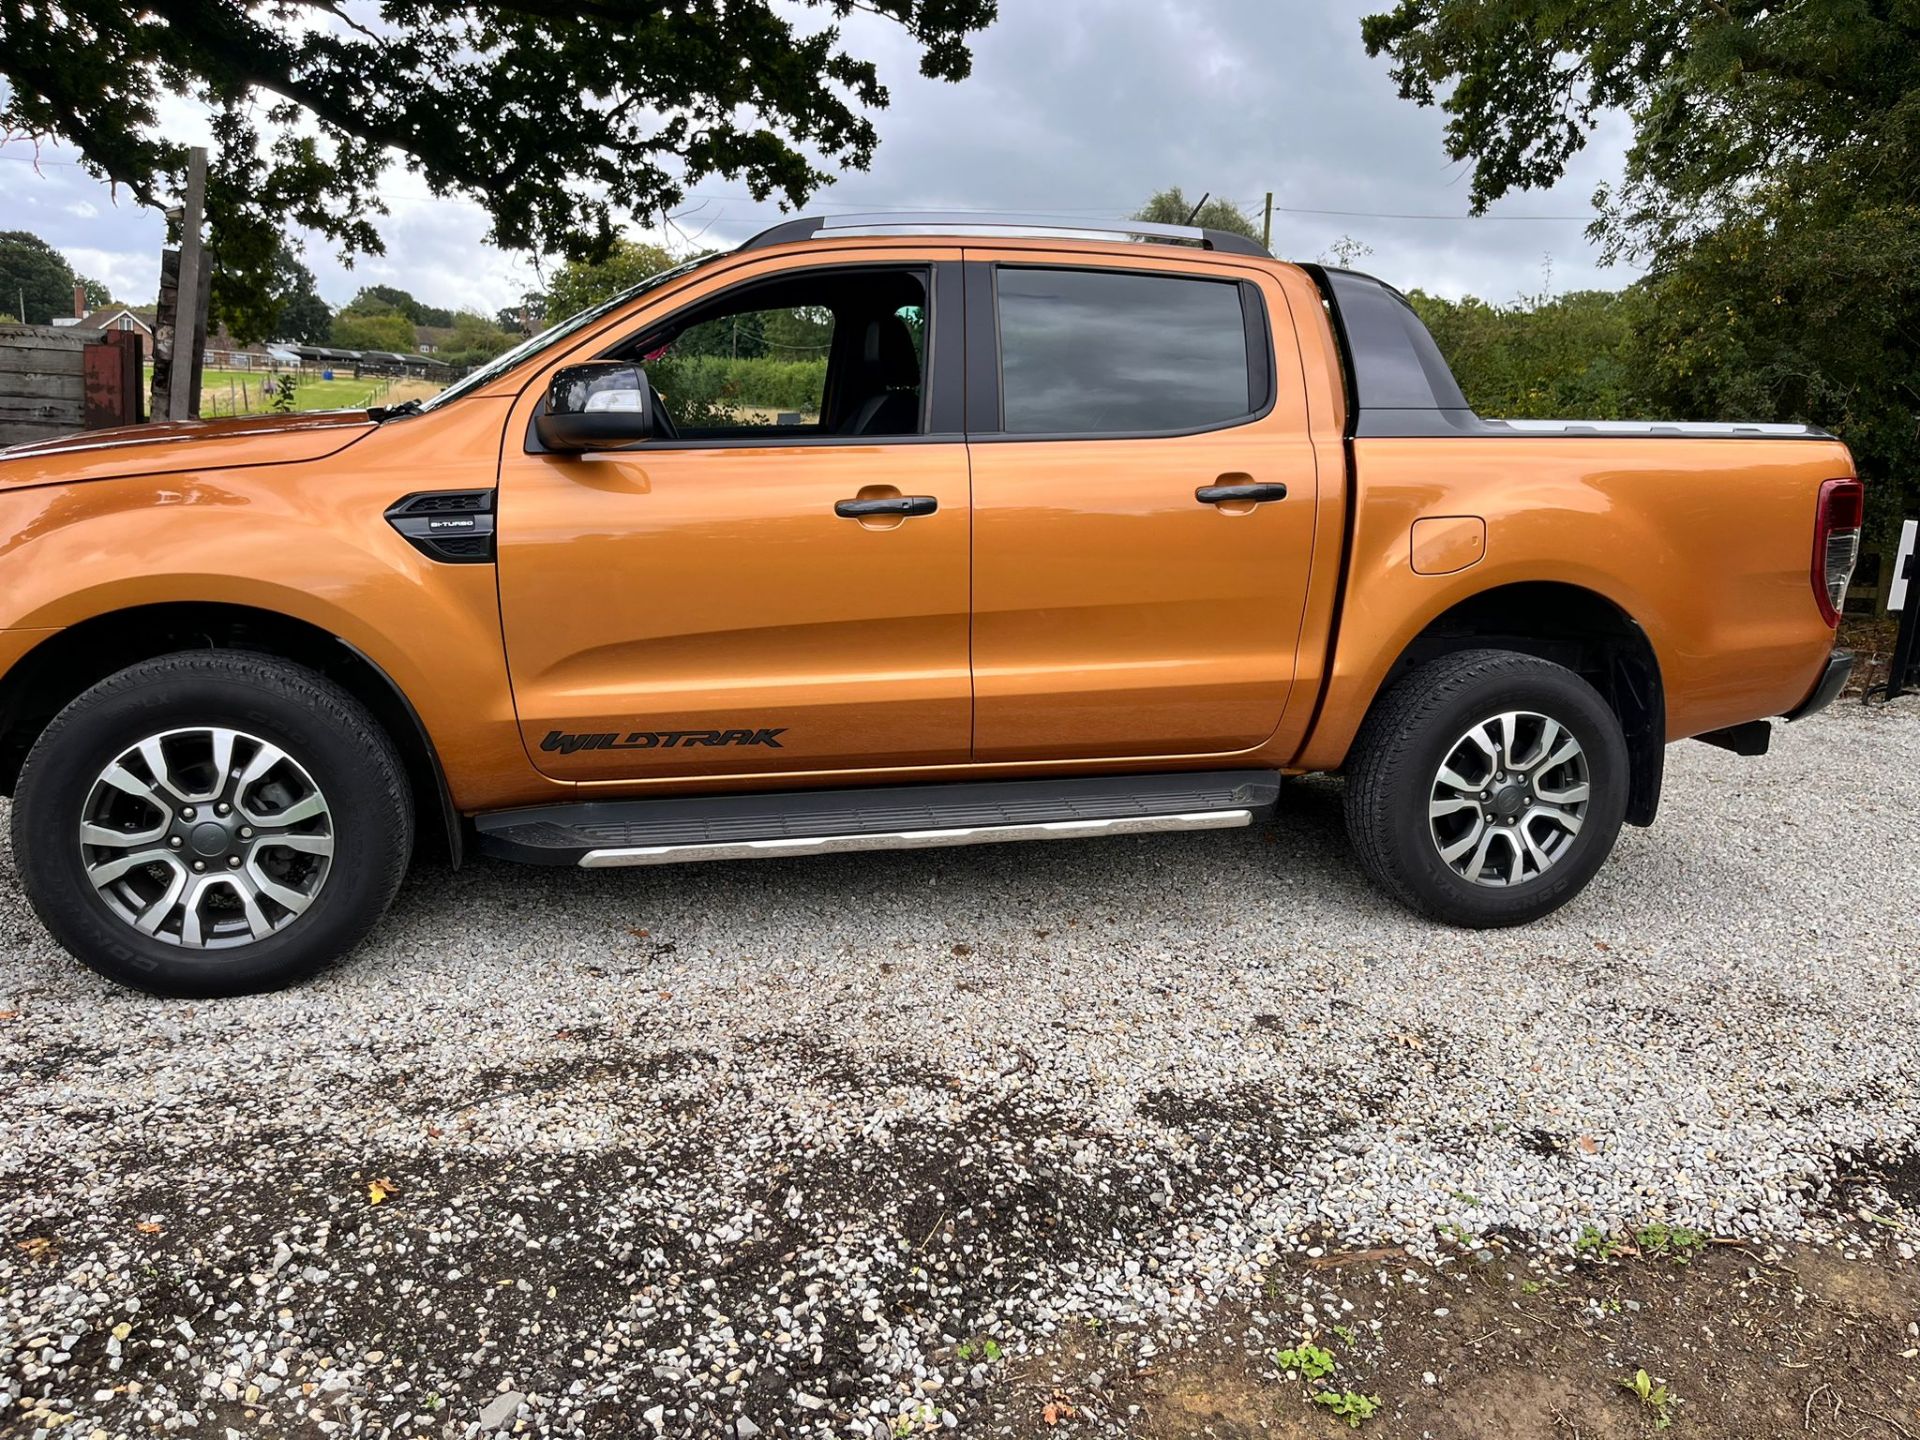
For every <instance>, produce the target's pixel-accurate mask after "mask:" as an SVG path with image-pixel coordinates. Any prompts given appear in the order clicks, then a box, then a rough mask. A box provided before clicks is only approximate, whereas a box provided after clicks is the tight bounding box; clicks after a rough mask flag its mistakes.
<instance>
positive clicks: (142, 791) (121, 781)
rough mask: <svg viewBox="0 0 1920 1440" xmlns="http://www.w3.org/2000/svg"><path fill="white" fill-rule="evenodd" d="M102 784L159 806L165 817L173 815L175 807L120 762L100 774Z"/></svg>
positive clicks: (115, 762) (114, 763)
mask: <svg viewBox="0 0 1920 1440" xmlns="http://www.w3.org/2000/svg"><path fill="white" fill-rule="evenodd" d="M100 783H101V784H102V785H111V786H112V787H113V788H114V789H116V790H118V791H120V792H121V793H122V794H125V795H131V796H133V798H134V799H136V800H144V801H146V802H147V803H148V804H149V805H154V806H158V807H159V809H160V812H161V813H162V814H163V815H172V814H173V807H172V806H171V805H169V804H168V803H167V802H166V799H165V797H163V796H162V795H161V793H160V791H159V790H158V789H156V788H155V787H154V786H153V785H150V784H149V783H148V782H146V781H145V780H142V779H141V778H140V777H139V776H138V775H136V774H134V773H133V772H132V771H131V770H129V769H127V767H126V766H124V765H122V764H121V763H120V762H119V761H118V760H116V761H114V762H113V764H111V765H109V766H108V767H107V768H106V769H105V770H103V771H101V772H100Z"/></svg>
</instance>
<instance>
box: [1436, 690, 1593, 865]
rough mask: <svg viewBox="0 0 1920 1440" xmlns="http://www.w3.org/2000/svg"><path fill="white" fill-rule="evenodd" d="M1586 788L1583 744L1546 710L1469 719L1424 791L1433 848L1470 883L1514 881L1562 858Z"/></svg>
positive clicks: (1576, 827)
mask: <svg viewBox="0 0 1920 1440" xmlns="http://www.w3.org/2000/svg"><path fill="white" fill-rule="evenodd" d="M1591 794H1592V785H1591V776H1590V775H1589V774H1588V771H1587V756H1586V752H1585V751H1584V750H1583V749H1582V748H1581V746H1580V742H1579V741H1578V740H1577V739H1575V738H1574V735H1573V732H1572V731H1571V730H1569V729H1567V727H1566V726H1564V725H1562V724H1561V723H1560V722H1559V721H1557V720H1555V719H1553V718H1552V717H1551V716H1548V715H1542V714H1539V713H1537V712H1535V711H1531V710H1509V711H1506V712H1504V713H1502V714H1499V715H1493V716H1489V717H1488V718H1487V719H1485V720H1482V721H1481V722H1480V723H1478V724H1477V725H1474V726H1473V727H1472V728H1471V729H1469V730H1468V731H1467V732H1466V733H1465V734H1464V735H1462V736H1461V737H1460V738H1459V739H1458V740H1456V741H1455V742H1454V743H1453V745H1452V746H1451V747H1449V749H1448V751H1447V753H1446V756H1445V758H1444V759H1443V760H1442V761H1441V763H1440V768H1439V771H1438V772H1437V773H1436V774H1435V776H1434V780H1433V785H1432V787H1431V789H1430V791H1429V793H1428V799H1427V826H1428V829H1429V830H1430V832H1431V833H1432V836H1433V843H1434V848H1435V849H1437V850H1438V851H1439V853H1440V858H1441V859H1442V860H1444V861H1445V862H1446V863H1447V865H1448V866H1449V868H1451V869H1452V870H1453V872H1454V873H1455V874H1456V875H1458V876H1460V877H1461V878H1462V879H1464V880H1468V881H1470V882H1472V883H1473V884H1475V885H1487V886H1507V885H1520V884H1524V883H1525V882H1527V881H1529V880H1536V879H1538V878H1539V877H1540V876H1542V875H1544V874H1545V873H1546V872H1547V871H1549V870H1551V869H1552V868H1553V867H1554V866H1555V865H1556V864H1557V863H1559V861H1560V860H1562V859H1563V858H1565V856H1566V855H1567V853H1568V852H1569V851H1570V850H1571V849H1572V848H1573V844H1574V841H1575V840H1576V839H1577V837H1578V836H1579V834H1580V827H1581V825H1582V823H1583V822H1584V821H1585V819H1586V814H1587V804H1588V800H1589V797H1590V796H1591Z"/></svg>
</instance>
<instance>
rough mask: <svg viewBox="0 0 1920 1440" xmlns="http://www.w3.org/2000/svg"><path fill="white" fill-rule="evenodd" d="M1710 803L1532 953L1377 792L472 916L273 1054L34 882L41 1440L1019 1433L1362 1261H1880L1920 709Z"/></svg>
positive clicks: (9, 982)
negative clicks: (1387, 888)
mask: <svg viewBox="0 0 1920 1440" xmlns="http://www.w3.org/2000/svg"><path fill="white" fill-rule="evenodd" d="M1669 765H1670V768H1669V782H1668V791H1667V798H1666V804H1665V810H1664V813H1663V815H1662V818H1661V820H1660V822H1659V824H1658V825H1657V826H1656V827H1655V828H1654V829H1652V830H1650V831H1633V830H1630V831H1628V832H1627V833H1626V834H1625V836H1623V838H1622V841H1621V845H1620V849H1619V852H1618V854H1617V855H1616V857H1615V859H1614V861H1613V862H1612V864H1611V865H1609V866H1608V868H1607V869H1605V870H1604V871H1603V872H1602V873H1601V875H1600V877H1599V879H1598V880H1597V881H1596V882H1595V884H1594V886H1593V887H1592V889H1591V890H1589V891H1588V893H1587V894H1586V895H1585V896H1584V897H1582V898H1581V899H1580V900H1579V901H1577V902H1576V903H1575V904H1573V905H1572V906H1570V907H1569V908H1568V909H1566V910H1564V911H1563V912H1561V913H1560V914H1559V915H1557V916H1555V917H1553V918H1552V919H1550V920H1548V921H1547V922H1545V923H1543V924H1540V925H1536V926H1534V927H1531V928H1529V929H1524V930H1518V931H1507V932H1497V933H1495V932H1489V933H1482V934H1468V933H1464V932H1458V931H1450V930H1442V929H1437V928H1435V927H1433V926H1430V925H1427V924H1424V923H1422V922H1419V921H1417V920H1414V919H1412V918H1411V917H1409V916H1407V915H1405V914H1404V913H1402V912H1401V911H1399V910H1397V909H1395V908H1393V907H1392V906H1390V905H1389V904H1387V903H1386V902H1385V901H1383V900H1381V899H1379V898H1378V897H1377V896H1375V895H1374V894H1373V893H1372V892H1371V891H1369V890H1368V889H1367V888H1366V887H1365V886H1364V885H1363V884H1362V883H1361V881H1360V880H1359V879H1358V877H1357V874H1356V872H1355V870H1354V868H1353V866H1352V864H1351V861H1350V859H1349V857H1348V854H1347V850H1346V844H1345V840H1344V838H1343V837H1342V835H1341V833H1340V829H1339V825H1338V813H1337V811H1338V806H1337V801H1338V790H1337V787H1336V786H1334V785H1332V784H1329V783H1325V782H1312V783H1307V784H1301V785H1296V786H1291V787H1289V789H1288V791H1287V794H1286V797H1285V800H1284V805H1283V814H1282V816H1281V818H1280V820H1279V822H1278V824H1277V825H1276V826H1274V827H1272V828H1271V829H1269V830H1254V831H1247V832H1222V833H1215V834H1207V835H1190V836H1167V837H1155V838H1150V839H1141V840H1123V841H1103V842H1090V843H1087V844H1082V845H1067V844H1062V845H1051V846H1036V847H1025V848H1007V849H998V850H996V849H983V850H963V851H947V852H926V853H921V854H913V855H893V856H874V857H849V858H840V859H831V860H817V861H807V862H783V863H778V864H775V863H764V864H752V865H735V866H717V867H710V868H704V869H700V868H687V869H668V870H659V871H636V872H626V873H620V874H612V873H608V874H574V873H570V872H569V873H554V872H549V871H542V870H519V869H513V868H509V867H498V866H491V865H476V866H473V867H470V868H469V869H466V870H463V871H461V872H460V873H458V874H448V873H445V872H428V873H422V874H417V875H415V876H414V877H413V878H412V879H411V880H410V881H409V883H408V885H407V887H406V889H405V890H404V892H403V893H402V895H401V897H400V900H399V902H398V903H397V905H396V906H395V910H394V913H393V915H392V916H391V917H390V919H389V920H388V922H387V923H386V925H385V926H384V927H383V928H382V929H380V930H379V931H378V932H376V934H375V936H374V938H373V939H372V940H371V941H370V942H368V944H367V945H365V946H364V947H363V948H362V950H361V952H360V953H359V954H357V955H355V956H354V957H352V958H351V959H350V960H349V961H348V962H346V963H345V964H344V965H343V966H341V967H340V968H339V969H337V970H336V971H335V972H334V973H332V974H330V975H328V976H325V977H323V978H322V979H320V980H319V981H317V982H315V983H313V984H310V985H307V986H305V987H303V988H300V989H297V990H294V991H291V992H287V993H283V994H278V995H268V996H259V997H254V998H250V999H245V1000H238V1001H227V1002H217V1003H199V1004H190V1003H174V1002H164V1001H157V1000H152V999H148V998H145V997H141V996H137V995H132V994H129V993H125V992H122V991H118V990H114V989H112V988H110V987H109V986H107V985H105V984H104V983H102V982H99V981H96V980H95V979H93V978H92V977H91V976H90V975H88V974H87V973H86V972H85V971H83V970H81V969H80V968H79V967H77V966H76V965H74V964H73V962H71V961H70V960H68V959H67V958H66V957H65V956H63V955H61V954H60V953H59V952H58V951H56V950H55V949H54V947H53V946H52V944H51V942H50V941H49V940H48V939H47V937H46V936H45V934H44V933H43V932H42V931H41V930H40V928H39V926H38V925H37V923H36V922H35V921H34V920H33V918H32V916H31V915H30V913H29V912H28V911H27V909H26V907H25V905H24V902H23V901H22V900H21V898H20V895H19V892H18V888H17V885H16V884H15V882H14V879H13V871H12V867H11V864H10V862H8V863H4V864H0V937H4V951H0V1014H5V1015H6V1016H7V1018H4V1019H0V1054H4V1056H5V1061H6V1063H5V1065H4V1067H3V1068H0V1397H4V1401H3V1403H4V1404H5V1406H6V1410H5V1414H4V1417H0V1432H5V1433H13V1431H12V1430H9V1429H8V1427H9V1426H12V1427H14V1429H16V1430H19V1431H20V1433H23V1434H27V1435H32V1434H35V1433H36V1432H37V1431H40V1430H49V1429H50V1430H53V1431H56V1432H57V1433H60V1434H80V1435H86V1434H89V1433H90V1432H91V1431H92V1430H93V1429H94V1428H99V1429H101V1430H103V1431H104V1432H106V1433H107V1434H108V1435H110V1436H116V1437H117V1436H120V1435H130V1434H135V1433H140V1434H144V1433H148V1431H149V1430H152V1429H156V1428H157V1429H159V1430H161V1431H169V1430H170V1431H172V1432H175V1433H181V1434H198V1435H204V1436H214V1435H220V1436H225V1435H228V1434H238V1435H246V1436H256V1435H278V1434H288V1435H295V1434H298V1435H328V1436H333V1435H339V1436H360V1435H367V1436H373V1435H380V1434H383V1433H390V1434H392V1435H396V1436H398V1435H408V1436H414V1435H418V1436H441V1437H447V1440H473V1437H476V1436H480V1435H491V1434H493V1433H496V1432H499V1431H502V1430H510V1431H512V1432H513V1433H517V1434H541V1435H547V1434H551V1435H579V1436H602V1435H608V1434H620V1435H643V1434H652V1433H659V1434H664V1435H671V1436H692V1435H699V1436H711V1435H725V1434H729V1433H731V1434H732V1435H733V1436H734V1437H735V1440H752V1437H755V1436H759V1435H762V1434H766V1435H772V1436H797V1435H815V1434H817V1435H822V1436H825V1435H829V1434H832V1435H848V1434H861V1433H865V1434H869V1435H874V1436H884V1435H891V1434H893V1433H895V1430H896V1427H898V1426H901V1425H904V1426H905V1427H907V1428H908V1429H915V1427H918V1428H919V1429H925V1428H926V1427H928V1426H931V1427H933V1428H935V1429H947V1428H953V1429H957V1430H959V1431H961V1432H963V1433H977V1431H978V1428H979V1427H980V1426H981V1425H982V1423H983V1421H982V1418H981V1417H983V1416H985V1415H987V1414H988V1413H990V1412H991V1409H992V1406H993V1404H994V1403H995V1397H996V1395H997V1394H998V1393H999V1392H1000V1389H1001V1388H1002V1386H1003V1385H1004V1383H1005V1377H1006V1375H1007V1374H1008V1373H1009V1371H1010V1369H1012V1368H1013V1367H1014V1366H1015V1365H1016V1364H1017V1363H1018V1362H1019V1361H1020V1359H1021V1357H1023V1356H1025V1355H1030V1354H1032V1353H1034V1352H1036V1351H1041V1350H1044V1349H1045V1348H1046V1347H1047V1346H1048V1345H1050V1344H1052V1343H1053V1342H1054V1340H1055V1339H1057V1338H1058V1337H1060V1336H1062V1335H1066V1334H1080V1333H1084V1329H1082V1328H1081V1327H1087V1328H1092V1327H1094V1326H1099V1327H1108V1329H1107V1330H1106V1331H1104V1332H1103V1333H1111V1330H1112V1328H1113V1327H1123V1326H1124V1327H1132V1328H1133V1330H1134V1331H1135V1332H1136V1336H1137V1338H1136V1339H1135V1340H1133V1341H1130V1342H1129V1347H1128V1349H1127V1350H1126V1353H1125V1354H1124V1355H1117V1356H1116V1358H1115V1361H1114V1365H1113V1366H1109V1367H1108V1368H1109V1370H1112V1369H1114V1368H1115V1367H1126V1366H1132V1365H1137V1364H1139V1363H1141V1362H1142V1361H1143V1360H1145V1359H1147V1358H1150V1357H1152V1356H1153V1355H1155V1354H1158V1353H1161V1352H1162V1351H1165V1350H1170V1349H1173V1348H1176V1347H1177V1342H1178V1340H1179V1337H1180V1335H1181V1333H1182V1331H1183V1329H1184V1328H1185V1327H1187V1326H1189V1325H1191V1324H1193V1323H1195V1322H1198V1321H1201V1320H1204V1319H1206V1318H1207V1317H1209V1316H1210V1315H1211V1314H1212V1313H1213V1309H1214V1307H1215V1306H1216V1305H1217V1304H1218V1303H1219V1302H1221V1301H1236V1302H1246V1301H1252V1302H1254V1303H1256V1304H1257V1303H1258V1301H1259V1297H1260V1295H1261V1283H1262V1272H1263V1271H1264V1270H1265V1269H1266V1268H1267V1267H1269V1266H1271V1265H1272V1264H1273V1263H1274V1262H1275V1260H1276V1259H1277V1258H1279V1257H1283V1256H1288V1255H1292V1254H1295V1253H1298V1252H1299V1251H1301V1250H1304V1249H1305V1248H1306V1247H1309V1246H1311V1247H1313V1248H1315V1249H1322V1248H1344V1247H1361V1246H1370V1245H1376V1244H1388V1243H1403V1244H1407V1245H1409V1246H1412V1247H1414V1248H1416V1249H1429V1248H1431V1247H1433V1246H1434V1245H1436V1244H1437V1243H1439V1242H1440V1241H1441V1239H1442V1237H1444V1238H1445V1240H1446V1243H1448V1244H1450V1245H1456V1246H1457V1245H1461V1244H1462V1243H1463V1242H1464V1241H1470V1240H1471V1239H1472V1237H1474V1236H1478V1235H1482V1234H1485V1233H1487V1232H1490V1231H1492V1230H1493V1229H1495V1228H1504V1229H1505V1230H1507V1231H1508V1232H1511V1233H1512V1234H1513V1235H1515V1236H1517V1237H1521V1238H1531V1239H1532V1240H1534V1241H1537V1242H1538V1243H1540V1244H1542V1245H1545V1246H1551V1247H1559V1248H1562V1249H1564V1248H1565V1247H1566V1246H1568V1245H1569V1244H1570V1243H1571V1242H1572V1241H1573V1239H1574V1238H1575V1237H1576V1236H1577V1235H1578V1234H1579V1233H1580V1231H1581V1228H1582V1227H1583V1226H1589V1225H1590V1226H1594V1227H1596V1228H1599V1229H1603V1230H1604V1229H1610V1228H1618V1227H1621V1226H1625V1225H1629V1224H1632V1223H1636V1222H1640V1221H1644V1220H1648V1219H1664V1220H1666V1221H1669V1222H1670V1223H1674V1224H1686V1225H1691V1226H1694V1227H1696V1228H1699V1229H1702V1230H1708V1231H1712V1232H1714V1233H1716V1234H1720V1235H1730V1236H1772V1237H1783V1238H1800V1239H1821V1238H1824V1237H1827V1236H1829V1235H1830V1234H1831V1233H1833V1229H1834V1220H1833V1219H1832V1217H1831V1216H1830V1213H1829V1209H1828V1202H1829V1199H1830V1196H1829V1179H1830V1177H1831V1175H1832V1174H1833V1172H1834V1168H1835V1164H1836V1156H1837V1155H1838V1154H1839V1153H1840V1152H1842V1151H1857V1150H1860V1149H1864V1148H1868V1147H1879V1148H1882V1149H1884V1150H1887V1151H1890V1152H1897V1151H1901V1150H1904V1149H1906V1148H1908V1147H1910V1146H1911V1145H1912V1142H1913V1136H1914V1134H1915V1130H1916V1127H1917V1126H1920V1086H1916V1084H1915V1080H1916V1076H1917V1075H1920V1025H1916V1024H1915V1021H1916V1018H1920V1017H1916V1009H1920V1001H1916V995H1917V994H1920V991H1916V988H1915V985H1914V980H1915V971H1916V969H1917V968H1920V943H1917V942H1916V927H1917V925H1920V921H1917V920H1916V910H1917V909H1920V858H1916V852H1915V849H1914V846H1915V842H1916V833H1915V830H1914V817H1915V815H1917V814H1920V707H1916V706H1908V707H1907V708H1906V709H1904V710H1902V709H1899V708H1896V709H1893V710H1890V711H1887V712H1884V713H1872V714H1869V713H1864V712H1862V711H1861V710H1860V709H1859V708H1858V707H1857V706H1854V705H1851V704H1849V705H1846V706H1844V707H1842V708H1840V709H1839V710H1837V711H1836V712H1835V713H1833V714H1831V715H1829V716H1823V717H1821V718H1820V719H1818V720H1815V721H1812V722H1809V723H1807V724H1805V725H1802V726H1798V727H1792V728H1789V729H1784V730H1783V731H1782V732H1781V733H1780V735H1779V738H1778V740H1777V741H1776V747H1775V753H1774V754H1773V755H1772V756H1769V757H1767V758H1765V759H1761V760H1742V759H1738V758H1736V757H1734V756H1731V755H1727V754H1725V753H1724V752H1721V751H1717V750H1711V749H1708V748H1706V747H1703V746H1698V745H1683V746H1680V747H1676V748H1675V749H1674V750H1672V751H1671V752H1670V755H1669ZM375 1181H378V1182H379V1185H378V1187H376V1188H377V1189H378V1190H379V1192H380V1194H381V1199H380V1201H379V1203H377V1204H375V1203H373V1202H372V1199H371V1196H372V1194H373V1193H374V1192H373V1190H372V1189H370V1186H372V1185H373V1182H375ZM1407 1273H1408V1274H1412V1273H1413V1272H1412V1271H1408V1272H1407ZM1307 1303H1312V1304H1314V1305H1316V1306H1317V1307H1319V1309H1320V1310H1322V1311H1324V1310H1325V1308H1326V1307H1327V1306H1330V1305H1335V1304H1337V1303H1338V1301H1337V1299H1334V1298H1322V1297H1309V1299H1308V1302H1307ZM502 1385H507V1386H508V1387H509V1388H508V1389H507V1390H506V1391H505V1392H504V1393H503V1392H502V1390H501V1388H500V1387H501V1386H502ZM103 1395H104V1396H106V1397H107V1398H104V1399H102V1398H99V1397H101V1396H103ZM188 1416H191V1417H192V1421H191V1423H189V1421H188V1419H187V1417H188ZM749 1417H750V1418H749ZM916 1433H917V1431H916Z"/></svg>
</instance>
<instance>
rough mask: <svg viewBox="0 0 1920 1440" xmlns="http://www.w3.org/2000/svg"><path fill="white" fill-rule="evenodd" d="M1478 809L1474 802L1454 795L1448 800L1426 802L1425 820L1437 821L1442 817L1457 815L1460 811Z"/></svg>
mask: <svg viewBox="0 0 1920 1440" xmlns="http://www.w3.org/2000/svg"><path fill="white" fill-rule="evenodd" d="M1479 808H1480V807H1479V805H1478V804H1477V803H1476V802H1475V801H1472V800H1469V799H1467V798H1466V797H1465V796H1462V795H1456V796H1454V797H1453V798H1452V799H1449V800H1438V799H1436V800H1429V801H1428V802H1427V818H1428V819H1429V820H1438V819H1440V818H1441V817H1442V816H1444V815H1457V814H1459V813H1460V811H1462V810H1478V809H1479Z"/></svg>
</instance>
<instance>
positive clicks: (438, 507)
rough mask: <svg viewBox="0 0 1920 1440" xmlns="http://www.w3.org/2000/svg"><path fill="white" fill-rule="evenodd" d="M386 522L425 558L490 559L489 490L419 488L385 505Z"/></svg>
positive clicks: (484, 562)
mask: <svg viewBox="0 0 1920 1440" xmlns="http://www.w3.org/2000/svg"><path fill="white" fill-rule="evenodd" d="M386 515H387V523H388V524H389V525H391V526H393V528H394V529H395V530H397V531H399V532H400V534H401V535H402V536H403V537H405V539H406V542H407V543H408V544H409V545H411V546H413V548H414V549H416V550H418V551H419V552H420V553H421V554H422V555H424V556H426V557H427V558H428V559H429V560H438V561H440V562H441V563H442V564H445V565H491V564H492V563H493V491H491V490H420V491H416V492H415V493H413V494H411V495H403V496H401V497H400V498H399V499H398V500H396V501H394V502H393V504H391V505H389V506H388V507H387V512H386Z"/></svg>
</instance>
